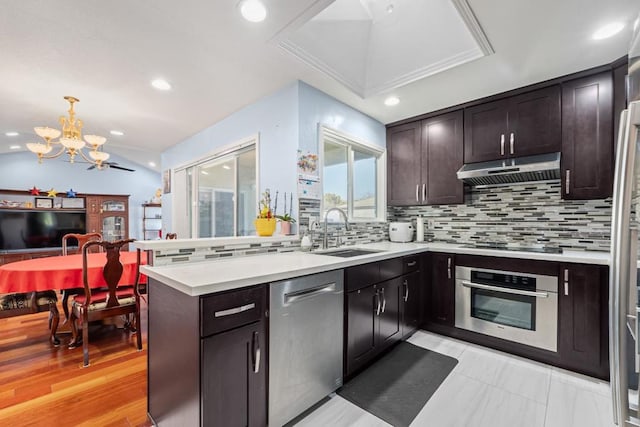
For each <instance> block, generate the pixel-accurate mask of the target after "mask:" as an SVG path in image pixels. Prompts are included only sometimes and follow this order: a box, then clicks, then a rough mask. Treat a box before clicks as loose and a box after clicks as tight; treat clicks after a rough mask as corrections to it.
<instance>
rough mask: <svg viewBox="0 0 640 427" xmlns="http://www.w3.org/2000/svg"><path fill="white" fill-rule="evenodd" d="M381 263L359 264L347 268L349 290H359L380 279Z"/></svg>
mask: <svg viewBox="0 0 640 427" xmlns="http://www.w3.org/2000/svg"><path fill="white" fill-rule="evenodd" d="M379 264H380V263H377V262H372V263H370V264H363V265H357V266H355V267H349V268H347V270H346V278H347V291H357V290H358V289H362V288H364V287H366V286H369V285H372V284H374V283H378V282H379V281H380V265H379Z"/></svg>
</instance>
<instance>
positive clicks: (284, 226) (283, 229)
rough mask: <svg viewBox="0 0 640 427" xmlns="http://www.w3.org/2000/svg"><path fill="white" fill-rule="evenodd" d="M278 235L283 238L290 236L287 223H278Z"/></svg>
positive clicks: (289, 225) (289, 226) (289, 228)
mask: <svg viewBox="0 0 640 427" xmlns="http://www.w3.org/2000/svg"><path fill="white" fill-rule="evenodd" d="M280 234H282V235H284V236H286V235H289V234H291V223H290V222H289V221H280Z"/></svg>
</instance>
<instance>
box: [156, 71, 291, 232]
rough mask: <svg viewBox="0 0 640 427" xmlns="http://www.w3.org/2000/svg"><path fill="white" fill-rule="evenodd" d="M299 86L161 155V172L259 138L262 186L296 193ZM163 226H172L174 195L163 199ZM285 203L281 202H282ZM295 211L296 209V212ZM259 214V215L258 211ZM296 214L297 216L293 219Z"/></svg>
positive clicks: (250, 107) (202, 132)
mask: <svg viewBox="0 0 640 427" xmlns="http://www.w3.org/2000/svg"><path fill="white" fill-rule="evenodd" d="M297 102H298V84H297V82H296V83H295V84H292V85H289V86H287V87H285V88H283V89H281V90H280V91H278V92H276V93H274V94H273V95H270V96H267V97H266V98H263V99H261V100H259V101H257V102H255V103H253V104H251V105H249V106H247V107H245V108H243V109H241V110H239V111H237V112H235V113H233V114H232V115H230V116H229V117H227V118H225V119H223V120H222V121H220V122H218V123H216V124H215V125H213V126H211V127H208V128H206V129H204V130H203V131H201V132H199V133H197V134H196V135H193V136H192V137H190V138H187V139H186V140H184V141H182V142H181V143H179V144H177V145H175V146H173V147H171V148H170V149H168V150H167V151H165V152H163V153H162V169H163V170H166V169H173V168H175V167H176V166H180V165H184V164H186V163H191V162H193V161H196V160H197V159H200V158H202V157H204V156H206V155H207V154H209V153H211V152H212V151H215V150H216V149H218V148H220V147H223V146H225V145H229V144H232V143H234V142H238V141H240V140H243V139H246V138H247V137H250V136H252V135H255V134H259V135H260V159H259V165H258V168H259V186H260V193H261V192H262V191H264V189H265V188H269V189H271V191H272V195H273V194H275V191H276V190H278V191H279V192H280V194H283V193H284V192H287V193H291V192H295V191H296V169H295V163H296V151H297V147H298V121H297ZM163 199H164V200H163V204H162V217H163V221H162V222H163V226H164V227H170V224H171V195H170V194H165V195H164V196H163ZM280 203H282V200H281V201H280ZM256 210H257V208H256ZM294 212H295V210H294ZM256 213H257V212H256ZM295 215H297V212H295V213H294V216H295Z"/></svg>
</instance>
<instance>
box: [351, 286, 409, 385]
mask: <svg viewBox="0 0 640 427" xmlns="http://www.w3.org/2000/svg"><path fill="white" fill-rule="evenodd" d="M401 289H402V279H401V278H400V277H396V278H395V279H390V280H386V281H384V282H380V283H377V284H375V285H371V286H367V287H365V288H362V289H358V290H357V291H352V292H349V293H348V294H347V354H346V370H345V374H346V375H351V374H353V373H354V372H356V371H357V370H359V369H360V368H361V367H363V366H364V365H365V364H366V363H367V362H368V361H369V360H371V359H373V358H374V357H375V356H376V355H378V354H379V353H380V352H381V351H383V350H385V349H386V348H388V347H389V346H391V345H393V344H394V343H395V342H397V341H399V340H400V338H402V336H401V334H402V325H401V317H400V316H401V301H402V299H401V297H400V292H401Z"/></svg>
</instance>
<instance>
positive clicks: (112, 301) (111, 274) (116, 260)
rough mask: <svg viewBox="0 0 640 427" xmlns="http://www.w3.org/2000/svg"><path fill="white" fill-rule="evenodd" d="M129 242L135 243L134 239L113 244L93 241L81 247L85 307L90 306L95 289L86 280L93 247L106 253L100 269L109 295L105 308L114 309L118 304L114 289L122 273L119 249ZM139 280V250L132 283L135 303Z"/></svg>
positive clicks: (137, 295) (137, 296)
mask: <svg viewBox="0 0 640 427" xmlns="http://www.w3.org/2000/svg"><path fill="white" fill-rule="evenodd" d="M131 242H135V239H127V240H117V241H115V242H105V241H101V240H100V241H97V240H93V241H90V242H88V243H86V244H85V245H84V246H83V247H82V280H83V282H84V292H85V295H86V299H85V305H87V306H88V305H89V304H91V290H92V288H96V286H97V285H96V284H91V283H89V278H88V276H89V275H88V270H89V269H88V254H89V252H91V249H92V248H93V247H95V246H99V247H101V248H102V249H104V251H105V252H106V253H107V262H106V264H105V265H104V267H103V269H102V276H103V277H104V280H105V282H107V287H108V289H109V295H108V296H107V305H106V307H107V308H108V307H116V306H118V305H120V304H118V297H117V296H116V289H117V288H118V282H119V281H120V278H121V277H122V272H123V269H124V267H123V266H122V263H121V262H120V249H122V247H123V246H126V245H128V244H129V243H131ZM139 279H140V249H138V251H137V258H136V276H135V283H133V287H134V294H135V297H136V301H137V300H138V298H139V297H140V294H139V291H138V282H139ZM130 285H131V283H127V284H126V285H123V286H130Z"/></svg>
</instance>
